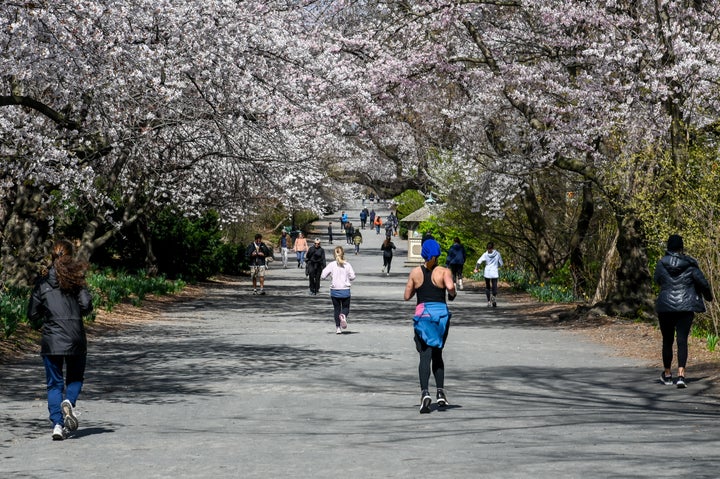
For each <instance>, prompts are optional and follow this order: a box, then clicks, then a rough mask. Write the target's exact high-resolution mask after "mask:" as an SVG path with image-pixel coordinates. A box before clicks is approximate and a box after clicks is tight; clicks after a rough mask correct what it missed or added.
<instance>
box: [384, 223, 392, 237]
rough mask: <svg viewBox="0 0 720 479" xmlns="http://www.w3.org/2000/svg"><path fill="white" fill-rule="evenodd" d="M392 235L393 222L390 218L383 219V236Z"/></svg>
mask: <svg viewBox="0 0 720 479" xmlns="http://www.w3.org/2000/svg"><path fill="white" fill-rule="evenodd" d="M392 235H393V223H392V221H391V220H390V218H388V219H386V220H385V237H386V238H392Z"/></svg>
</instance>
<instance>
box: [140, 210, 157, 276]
mask: <svg viewBox="0 0 720 479" xmlns="http://www.w3.org/2000/svg"><path fill="white" fill-rule="evenodd" d="M137 231H138V236H139V237H140V241H142V244H143V245H145V270H146V271H147V274H148V275H149V276H157V274H158V265H157V257H156V256H155V253H154V252H153V246H152V234H151V233H150V230H149V228H148V225H147V221H145V219H142V220H139V221H138V222H137Z"/></svg>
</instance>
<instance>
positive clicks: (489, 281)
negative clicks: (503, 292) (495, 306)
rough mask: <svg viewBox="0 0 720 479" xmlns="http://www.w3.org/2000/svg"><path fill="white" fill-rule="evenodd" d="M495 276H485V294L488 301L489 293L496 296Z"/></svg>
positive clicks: (496, 281)
mask: <svg viewBox="0 0 720 479" xmlns="http://www.w3.org/2000/svg"><path fill="white" fill-rule="evenodd" d="M497 283H498V279H497V278H485V294H486V295H487V299H488V301H490V294H491V293H492V295H493V296H497Z"/></svg>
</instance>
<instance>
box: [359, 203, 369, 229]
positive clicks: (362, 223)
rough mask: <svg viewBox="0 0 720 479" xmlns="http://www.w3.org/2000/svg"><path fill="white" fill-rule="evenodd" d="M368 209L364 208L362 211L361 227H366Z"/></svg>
mask: <svg viewBox="0 0 720 479" xmlns="http://www.w3.org/2000/svg"><path fill="white" fill-rule="evenodd" d="M367 217H368V210H367V208H363V209H362V211H361V212H360V229H365V223H367Z"/></svg>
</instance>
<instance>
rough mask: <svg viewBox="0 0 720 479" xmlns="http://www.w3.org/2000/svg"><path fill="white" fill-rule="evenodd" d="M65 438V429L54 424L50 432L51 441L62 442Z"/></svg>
mask: <svg viewBox="0 0 720 479" xmlns="http://www.w3.org/2000/svg"><path fill="white" fill-rule="evenodd" d="M66 437H67V433H66V432H65V428H64V427H62V426H61V425H60V424H55V427H54V428H53V432H52V438H53V441H62V440H63V439H65V438H66Z"/></svg>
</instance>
